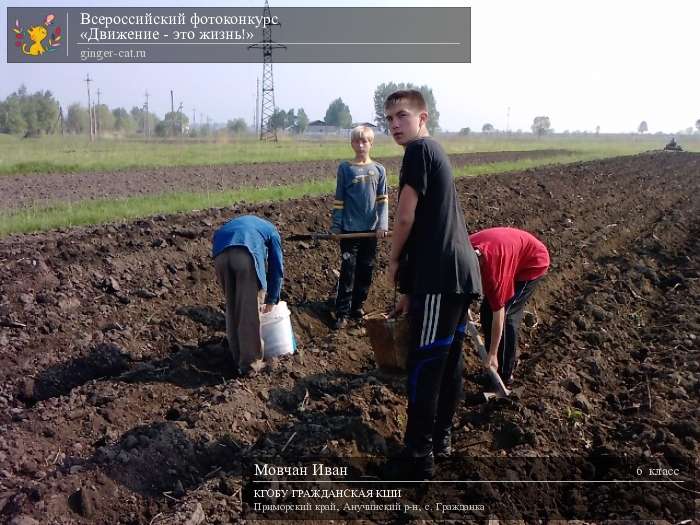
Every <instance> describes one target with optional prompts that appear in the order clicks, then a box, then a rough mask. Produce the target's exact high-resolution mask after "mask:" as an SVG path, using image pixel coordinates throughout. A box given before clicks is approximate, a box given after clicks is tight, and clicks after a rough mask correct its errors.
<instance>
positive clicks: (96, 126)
mask: <svg viewBox="0 0 700 525" xmlns="http://www.w3.org/2000/svg"><path fill="white" fill-rule="evenodd" d="M101 94H102V91H100V88H97V106H96V107H95V136H96V137H98V138H99V137H100V117H99V111H100V95H101Z"/></svg>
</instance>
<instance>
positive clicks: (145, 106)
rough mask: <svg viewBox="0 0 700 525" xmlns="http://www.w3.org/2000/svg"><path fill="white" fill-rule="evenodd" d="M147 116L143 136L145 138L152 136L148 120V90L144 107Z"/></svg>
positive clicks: (144, 119) (145, 116) (144, 120)
mask: <svg viewBox="0 0 700 525" xmlns="http://www.w3.org/2000/svg"><path fill="white" fill-rule="evenodd" d="M143 108H144V110H145V112H146V113H145V114H144V116H143V134H144V136H145V137H150V136H151V126H150V122H149V118H148V90H146V103H145V104H144V106H143Z"/></svg>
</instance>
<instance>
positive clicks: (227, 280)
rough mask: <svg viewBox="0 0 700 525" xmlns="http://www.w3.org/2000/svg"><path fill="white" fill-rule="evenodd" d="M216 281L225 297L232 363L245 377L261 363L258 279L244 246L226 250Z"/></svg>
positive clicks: (219, 259) (218, 262)
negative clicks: (245, 374)
mask: <svg viewBox="0 0 700 525" xmlns="http://www.w3.org/2000/svg"><path fill="white" fill-rule="evenodd" d="M214 267H215V269H216V277H217V279H218V281H219V284H221V288H222V289H223V291H224V294H225V295H226V338H227V339H228V346H229V350H231V354H233V362H234V363H235V364H236V365H237V366H238V367H239V369H240V371H241V372H243V373H245V372H247V371H248V370H249V369H250V365H251V363H253V362H254V361H257V360H258V359H262V357H263V349H262V341H261V340H260V317H259V313H258V294H259V290H258V277H257V274H256V273H255V263H254V262H253V256H252V255H251V254H250V252H249V251H248V249H247V248H246V247H245V246H232V247H230V248H227V249H226V250H224V251H223V252H221V253H220V254H219V255H217V256H216V258H215V259H214Z"/></svg>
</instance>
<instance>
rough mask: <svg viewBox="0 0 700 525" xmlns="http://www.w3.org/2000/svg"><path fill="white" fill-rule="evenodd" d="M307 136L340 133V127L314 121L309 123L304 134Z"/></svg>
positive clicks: (321, 121)
mask: <svg viewBox="0 0 700 525" xmlns="http://www.w3.org/2000/svg"><path fill="white" fill-rule="evenodd" d="M304 133H305V134H306V135H328V134H329V133H338V126H330V125H328V124H326V123H325V122H324V121H323V120H314V121H313V122H309V125H308V126H307V127H306V131H305V132H304Z"/></svg>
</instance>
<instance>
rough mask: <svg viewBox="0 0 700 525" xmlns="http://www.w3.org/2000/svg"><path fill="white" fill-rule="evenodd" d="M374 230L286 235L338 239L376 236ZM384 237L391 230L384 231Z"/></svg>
mask: <svg viewBox="0 0 700 525" xmlns="http://www.w3.org/2000/svg"><path fill="white" fill-rule="evenodd" d="M376 236H377V234H376V233H375V232H358V233H302V234H297V235H290V236H289V237H287V240H289V241H306V240H309V241H339V240H342V239H367V238H372V237H376ZM386 237H387V238H388V237H391V232H390V231H388V232H386Z"/></svg>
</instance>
